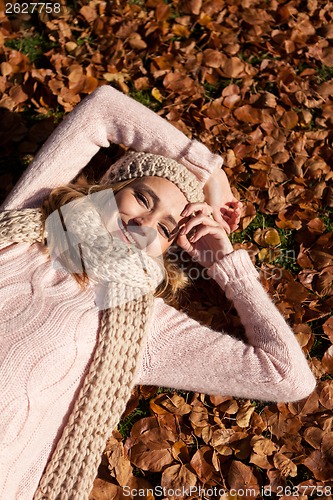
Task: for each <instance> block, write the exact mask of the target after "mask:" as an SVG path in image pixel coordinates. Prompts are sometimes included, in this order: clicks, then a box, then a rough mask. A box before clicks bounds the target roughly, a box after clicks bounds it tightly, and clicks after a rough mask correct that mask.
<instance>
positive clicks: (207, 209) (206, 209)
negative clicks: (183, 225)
mask: <svg viewBox="0 0 333 500" xmlns="http://www.w3.org/2000/svg"><path fill="white" fill-rule="evenodd" d="M212 210H213V209H212V207H211V206H210V205H208V203H206V202H205V201H204V202H202V203H200V202H197V203H189V204H188V205H186V207H185V209H184V210H183V211H182V212H181V214H180V215H182V216H183V217H185V216H186V215H191V214H192V213H193V212H199V211H202V212H203V213H204V214H205V215H209V214H211V213H212Z"/></svg>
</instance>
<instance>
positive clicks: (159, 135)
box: [1, 85, 223, 210]
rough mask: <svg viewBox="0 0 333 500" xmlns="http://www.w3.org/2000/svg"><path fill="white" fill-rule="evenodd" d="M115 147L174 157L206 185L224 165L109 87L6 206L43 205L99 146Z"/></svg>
mask: <svg viewBox="0 0 333 500" xmlns="http://www.w3.org/2000/svg"><path fill="white" fill-rule="evenodd" d="M110 143H115V144H123V145H125V146H127V147H129V148H131V149H134V150H136V151H145V152H149V153H154V154H160V155H163V156H167V157H169V158H173V159H175V160H177V161H179V162H180V163H182V164H184V165H185V166H186V167H187V168H188V169H189V170H190V171H192V172H193V173H194V174H195V175H196V176H197V177H198V179H200V180H201V181H202V182H203V183H205V182H206V181H207V180H208V178H209V177H210V175H211V174H212V173H213V172H214V171H216V170H217V169H218V168H220V167H221V166H222V163H223V160H222V158H221V157H220V156H219V155H215V154H213V153H211V152H210V151H209V150H208V148H207V147H206V146H204V145H203V144H201V143H200V142H198V141H196V140H190V139H189V138H188V137H186V136H185V135H184V134H183V133H182V132H181V131H180V130H178V129H177V128H176V127H174V126H173V125H171V124H170V123H169V122H168V121H167V120H165V119H164V118H162V117H160V116H159V115H157V114H156V113H155V112H153V111H151V110H150V109H148V108H146V107H145V106H143V105H142V104H140V103H138V102H137V101H135V100H134V99H132V98H130V97H128V96H126V95H124V94H123V93H121V92H119V91H118V90H116V89H114V88H113V87H111V86H108V85H104V86H102V87H99V88H98V89H97V90H95V91H94V92H93V93H92V94H91V95H89V96H88V97H86V98H85V99H83V101H82V102H81V103H80V104H78V106H76V108H75V109H74V110H73V111H72V112H71V113H70V114H69V115H68V116H66V118H65V119H64V120H63V122H62V123H61V124H60V125H59V126H58V127H57V128H56V130H55V131H54V132H53V133H52V135H51V136H50V137H49V139H48V140H47V141H46V142H45V144H44V145H43V146H42V148H41V149H40V151H39V152H38V154H37V155H36V157H35V159H34V160H33V161H32V163H31V164H30V165H29V167H28V168H27V170H26V172H25V173H24V174H23V176H22V178H21V179H20V181H19V182H18V183H17V185H16V186H15V188H14V189H13V190H12V192H11V193H10V195H9V196H8V197H7V199H6V200H5V202H4V204H3V205H2V207H1V208H2V209H4V210H10V209H14V208H23V207H35V206H38V205H39V204H40V202H41V200H42V199H44V198H45V197H46V196H47V195H48V193H49V192H50V190H51V189H53V188H55V187H57V186H60V185H63V184H67V183H68V182H70V181H71V180H72V179H73V178H74V177H75V176H76V175H77V174H78V173H79V172H80V171H81V170H82V168H84V167H85V166H86V165H87V163H88V162H89V161H90V159H91V158H92V157H93V156H94V155H95V154H96V153H97V151H98V150H99V148H101V147H108V146H109V145H110Z"/></svg>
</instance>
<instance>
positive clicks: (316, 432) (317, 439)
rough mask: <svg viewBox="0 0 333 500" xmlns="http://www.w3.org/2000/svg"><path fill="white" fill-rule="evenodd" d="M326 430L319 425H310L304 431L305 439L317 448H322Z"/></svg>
mask: <svg viewBox="0 0 333 500" xmlns="http://www.w3.org/2000/svg"><path fill="white" fill-rule="evenodd" d="M324 434H325V433H324V431H323V430H322V429H320V428H319V427H308V428H307V429H305V431H304V433H303V437H304V439H305V440H306V441H307V442H308V443H309V444H310V445H311V446H312V448H315V449H316V450H320V447H321V442H322V439H323V436H324Z"/></svg>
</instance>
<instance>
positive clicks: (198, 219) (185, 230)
mask: <svg viewBox="0 0 333 500" xmlns="http://www.w3.org/2000/svg"><path fill="white" fill-rule="evenodd" d="M202 222H205V224H208V225H209V226H216V225H218V223H217V222H216V221H215V220H214V219H211V217H208V216H207V215H203V214H201V215H196V216H195V217H193V218H192V219H190V220H189V221H188V222H187V223H186V224H185V225H184V227H183V228H182V229H181V231H180V234H181V235H183V234H187V233H189V231H191V229H193V228H194V227H195V226H198V225H199V224H201V223H202Z"/></svg>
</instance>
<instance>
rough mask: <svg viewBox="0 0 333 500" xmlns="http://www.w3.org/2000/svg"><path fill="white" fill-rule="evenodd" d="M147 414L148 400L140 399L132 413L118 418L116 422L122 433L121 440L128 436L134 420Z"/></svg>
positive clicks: (148, 410)
mask: <svg viewBox="0 0 333 500" xmlns="http://www.w3.org/2000/svg"><path fill="white" fill-rule="evenodd" d="M149 416H151V413H150V406H149V400H147V399H140V401H139V405H138V407H137V408H135V410H133V411H132V413H130V414H129V415H127V416H126V417H125V418H123V419H122V420H120V422H119V424H118V431H119V432H120V434H121V435H122V437H123V440H125V439H127V438H128V436H129V435H130V433H131V429H132V427H133V425H134V424H135V422H137V421H138V420H141V418H144V417H149Z"/></svg>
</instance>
